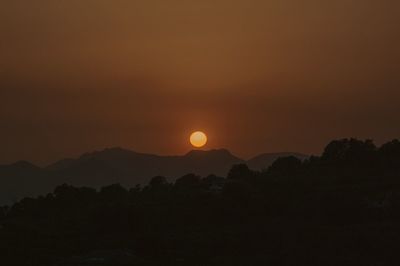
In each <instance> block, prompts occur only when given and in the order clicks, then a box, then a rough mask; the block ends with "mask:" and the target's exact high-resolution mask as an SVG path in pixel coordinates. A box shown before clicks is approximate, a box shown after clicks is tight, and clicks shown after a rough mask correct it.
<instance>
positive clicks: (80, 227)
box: [0, 139, 400, 266]
mask: <svg viewBox="0 0 400 266" xmlns="http://www.w3.org/2000/svg"><path fill="white" fill-rule="evenodd" d="M21 185H23V184H21ZM0 224H1V229H0V250H1V258H0V260H1V261H0V263H1V265H7V266H12V265H32V266H33V265H38V266H47V265H60V266H63V265H64V266H66V265H74V266H76V265H113V266H118V265H199V266H200V265H398V264H399V263H400V257H399V255H398V248H397V247H398V244H399V243H400V142H399V141H398V140H393V141H391V142H389V143H386V144H384V145H382V146H381V147H379V148H378V147H376V146H375V145H374V144H373V142H372V141H370V140H366V141H360V140H356V139H344V140H338V141H332V142H331V143H329V144H328V145H327V147H326V148H325V150H324V152H323V154H322V155H321V156H320V157H316V156H313V157H310V158H309V159H307V160H305V161H301V160H299V159H297V158H295V157H285V158H279V159H277V160H276V161H275V162H274V163H273V164H272V165H271V166H270V167H269V168H268V169H266V170H265V171H261V172H257V171H252V170H250V169H249V168H248V167H247V166H246V165H244V164H239V165H235V166H233V167H232V169H231V170H230V171H229V173H228V174H227V178H223V177H218V176H215V175H210V176H207V177H203V178H202V177H200V176H197V175H193V174H187V175H185V176H182V177H180V178H178V179H177V180H176V181H175V182H174V183H169V182H168V181H167V179H166V178H165V177H162V176H157V177H154V178H153V179H152V180H151V181H150V182H149V184H148V185H146V186H143V187H141V186H136V187H134V188H131V189H129V190H128V189H126V188H124V187H122V186H121V185H118V184H113V185H110V186H106V187H103V188H101V189H100V190H95V189H91V188H86V187H80V188H78V187H73V186H69V185H67V184H64V185H61V186H58V187H57V188H55V190H54V192H53V193H50V194H48V195H45V196H41V197H38V198H35V199H33V198H25V199H23V200H21V201H19V202H17V203H15V204H14V205H13V206H10V207H7V206H3V207H1V208H0Z"/></svg>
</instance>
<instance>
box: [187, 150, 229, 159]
mask: <svg viewBox="0 0 400 266" xmlns="http://www.w3.org/2000/svg"><path fill="white" fill-rule="evenodd" d="M202 155H204V156H205V155H220V156H231V157H235V156H234V155H233V154H232V153H231V152H230V151H228V150H227V149H212V150H191V151H189V152H188V153H186V154H185V156H189V157H191V156H202Z"/></svg>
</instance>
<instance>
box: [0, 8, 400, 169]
mask: <svg viewBox="0 0 400 266" xmlns="http://www.w3.org/2000/svg"><path fill="white" fill-rule="evenodd" d="M399 10H400V1H398V0H380V1H372V0H335V1H333V0H331V1H327V0H304V1H298V0H272V1H268V0H202V1H183V0H142V1H135V0H125V1H123V0H108V1H106V0H57V1H55V0H35V1H32V0H24V1H22V0H0V148H1V151H0V163H9V162H12V161H16V160H19V159H24V160H29V161H32V162H35V163H38V164H46V163H49V162H52V161H55V160H57V159H60V158H63V157H71V156H72V157H75V156H77V155H79V154H80V153H82V152H86V151H92V150H98V149H102V148H104V147H110V146H122V147H126V148H129V149H133V150H136V151H141V152H150V153H158V154H183V153H185V152H187V151H188V150H190V149H191V147H190V144H189V142H188V137H189V134H190V132H191V131H193V130H198V129H199V130H204V131H205V132H206V133H207V134H208V137H209V144H208V146H207V148H228V149H229V150H231V151H232V152H233V153H235V154H237V155H239V156H242V157H244V158H249V157H251V156H254V155H256V154H258V153H260V152H275V151H299V152H305V153H320V152H321V151H322V149H323V147H324V146H325V144H326V143H327V142H328V141H330V140H331V139H337V138H343V137H358V138H372V139H374V140H375V141H376V143H378V144H379V143H382V142H383V141H388V140H391V139H393V138H399V137H400V73H399V72H400V16H399Z"/></svg>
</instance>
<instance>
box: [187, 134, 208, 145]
mask: <svg viewBox="0 0 400 266" xmlns="http://www.w3.org/2000/svg"><path fill="white" fill-rule="evenodd" d="M190 143H191V144H192V145H193V147H196V148H201V147H203V146H204V145H206V143H207V135H206V134H204V133H203V132H201V131H196V132H193V133H192V134H191V135H190Z"/></svg>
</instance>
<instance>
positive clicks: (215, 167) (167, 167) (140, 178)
mask: <svg viewBox="0 0 400 266" xmlns="http://www.w3.org/2000/svg"><path fill="white" fill-rule="evenodd" d="M289 155H292V156H296V157H298V158H300V159H304V158H305V157H306V156H304V155H301V154H295V153H275V154H264V155H260V156H257V157H255V158H253V159H251V160H249V161H248V162H246V161H245V160H243V159H241V158H238V157H236V156H234V155H233V154H232V153H230V152H229V151H228V150H225V149H219V150H209V151H201V150H193V151H190V152H188V153H187V154H185V155H182V156H159V155H153V154H145V153H138V152H134V151H130V150H126V149H122V148H109V149H104V150H102V151H96V152H92V153H86V154H83V155H82V156H80V157H79V158H77V159H63V160H60V161H58V162H56V163H54V164H51V165H49V166H47V167H45V168H39V167H37V166H34V165H32V164H30V163H28V162H18V163H15V164H13V165H3V166H0V195H1V196H0V203H7V202H12V201H15V200H17V199H20V198H21V197H24V196H35V195H38V194H41V193H45V192H46V191H50V190H51V189H52V188H54V187H55V186H57V185H60V184H63V183H67V184H71V185H75V186H90V187H95V188H98V187H101V186H105V185H109V184H114V183H120V184H122V185H124V186H127V187H132V186H134V185H136V184H147V183H148V182H149V180H150V179H151V178H152V177H154V176H159V175H160V176H165V177H167V178H168V179H169V180H171V181H173V180H174V179H175V178H177V177H180V176H183V175H185V174H187V173H193V174H197V175H200V176H207V175H210V174H214V175H218V176H225V175H226V174H227V173H228V171H229V169H230V168H231V167H232V165H234V164H239V163H249V165H250V167H251V168H252V169H255V170H260V169H263V168H267V167H268V166H269V165H271V164H272V162H273V161H274V160H275V159H277V158H279V157H283V156H289Z"/></svg>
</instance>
